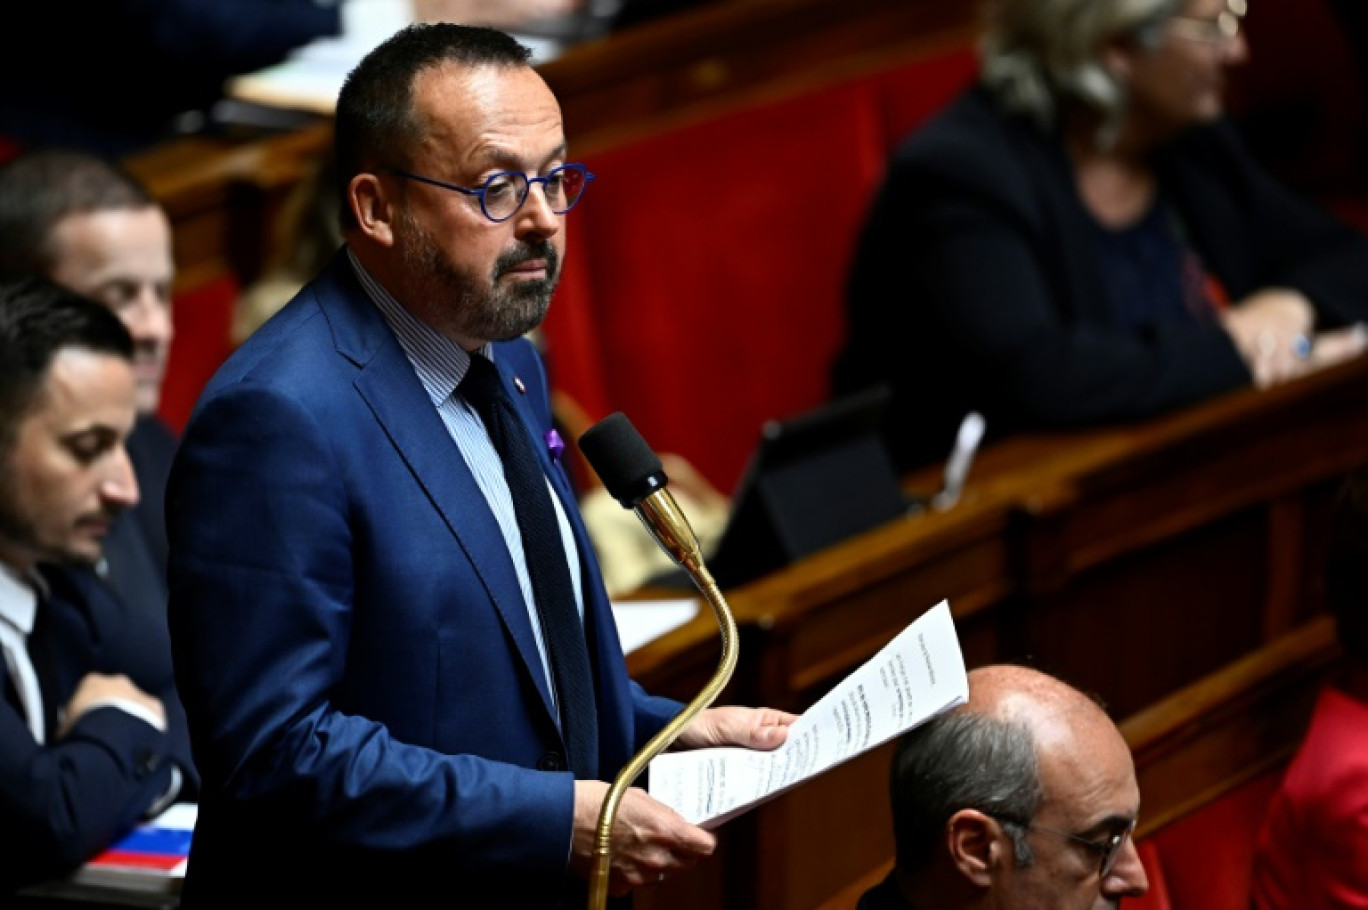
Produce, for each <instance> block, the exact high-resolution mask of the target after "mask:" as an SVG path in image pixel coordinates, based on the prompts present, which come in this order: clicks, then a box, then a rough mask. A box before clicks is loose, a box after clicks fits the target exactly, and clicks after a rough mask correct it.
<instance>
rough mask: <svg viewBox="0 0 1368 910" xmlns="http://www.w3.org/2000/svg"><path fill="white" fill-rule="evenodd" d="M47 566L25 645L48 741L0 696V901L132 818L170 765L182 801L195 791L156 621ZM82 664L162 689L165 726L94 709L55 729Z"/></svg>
mask: <svg viewBox="0 0 1368 910" xmlns="http://www.w3.org/2000/svg"><path fill="white" fill-rule="evenodd" d="M45 575H46V577H47V578H48V580H49V583H50V584H51V588H52V596H51V597H50V598H49V599H48V600H46V601H45V602H44V603H43V605H42V606H41V607H40V608H39V611H38V617H37V621H36V624H35V627H34V631H33V635H32V637H31V639H30V648H29V650H30V653H31V654H32V656H33V662H34V666H35V670H36V671H37V673H38V677H39V682H40V686H41V688H42V690H43V704H44V708H45V711H46V714H47V730H48V736H47V742H46V743H45V744H43V745H39V744H38V743H37V742H36V741H35V740H34V739H33V736H32V735H31V734H30V733H29V728H28V724H27V722H26V721H25V719H24V713H23V711H22V709H21V708H20V707H19V706H18V704H17V703H16V701H14V700H11V699H9V698H6V699H2V700H0V856H3V858H4V859H3V861H0V906H3V905H5V904H6V895H8V894H10V893H12V892H13V890H14V889H15V888H16V887H19V886H21V885H25V884H31V883H34V882H38V881H42V880H45V879H50V878H54V877H56V876H58V875H60V874H64V873H66V872H69V871H71V870H72V869H74V868H75V867H76V866H77V865H79V864H80V863H82V862H84V861H85V860H87V859H90V857H92V856H94V855H95V854H96V853H97V852H99V851H100V850H102V849H104V848H105V847H107V846H109V844H110V843H111V842H112V841H113V840H114V839H115V838H116V837H117V836H119V835H121V834H123V833H124V832H125V831H127V830H128V829H129V828H130V827H131V826H132V825H133V824H135V823H136V822H138V821H139V820H141V819H142V817H143V814H144V813H145V812H146V811H147V809H148V807H150V806H151V805H152V804H153V803H154V802H155V801H156V800H157V799H158V798H159V797H161V796H162V795H163V794H164V793H165V792H166V790H167V788H168V786H170V783H171V774H172V771H171V766H172V765H173V764H174V765H178V766H179V767H180V768H181V771H182V775H183V778H184V781H185V786H184V787H183V789H182V791H181V798H186V799H193V798H194V797H195V788H196V786H197V783H198V778H197V777H196V775H195V769H194V764H193V762H192V761H191V759H190V742H189V738H188V736H187V733H186V725H185V714H184V712H183V711H182V710H181V706H180V702H179V701H178V700H177V698H176V691H175V688H174V682H173V678H172V673H171V650H170V645H169V643H168V642H167V638H166V629H165V627H164V625H163V624H161V623H153V622H150V621H149V620H148V619H147V617H145V616H144V615H142V614H140V613H138V612H136V611H133V610H130V609H129V608H127V607H126V606H124V605H123V604H122V603H121V602H120V601H119V600H118V599H117V598H115V597H113V596H112V595H110V594H109V592H108V590H107V589H106V588H105V587H104V585H103V584H101V583H100V581H99V580H98V579H97V578H96V577H95V575H94V574H93V573H90V572H79V571H70V572H69V571H65V570H55V569H54V570H50V571H47V572H45ZM0 672H3V671H2V670H0ZM92 672H99V673H107V674H125V675H127V676H128V677H129V678H130V679H131V680H132V681H133V682H134V683H135V684H137V686H138V687H139V688H141V689H142V690H143V691H145V692H147V693H149V694H151V695H155V696H157V697H158V698H160V699H161V700H162V705H163V707H165V709H166V716H167V732H166V733H160V732H158V731H157V730H156V729H155V728H153V727H152V726H151V725H150V724H148V723H146V722H145V721H143V720H140V719H138V718H136V717H134V716H133V715H131V714H127V713H125V712H123V711H121V710H119V709H117V708H98V709H96V710H94V711H90V712H88V713H86V714H84V715H82V717H81V718H80V720H78V721H77V722H76V723H75V725H74V726H73V727H72V729H71V730H70V732H68V733H67V734H66V735H65V736H63V737H62V738H61V739H57V738H56V737H54V736H53V735H52V731H54V730H55V729H56V728H57V711H58V709H59V708H60V707H61V706H63V705H65V704H66V703H67V701H69V700H70V698H71V695H72V693H73V692H74V691H75V689H76V686H77V684H78V683H79V682H80V681H81V678H82V677H84V676H85V675H86V674H87V673H92ZM0 678H2V677H0Z"/></svg>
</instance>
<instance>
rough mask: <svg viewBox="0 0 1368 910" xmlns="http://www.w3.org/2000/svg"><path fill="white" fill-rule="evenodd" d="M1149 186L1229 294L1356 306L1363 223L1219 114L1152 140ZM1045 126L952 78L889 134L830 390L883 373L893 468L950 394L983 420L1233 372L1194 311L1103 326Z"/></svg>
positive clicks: (1075, 200)
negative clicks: (1259, 157)
mask: <svg viewBox="0 0 1368 910" xmlns="http://www.w3.org/2000/svg"><path fill="white" fill-rule="evenodd" d="M1155 167H1156V170H1157V172H1158V174H1159V181H1160V185H1161V187H1162V189H1163V192H1164V194H1165V195H1166V197H1167V198H1168V199H1169V200H1170V201H1171V202H1172V204H1173V205H1174V207H1175V208H1176V209H1177V211H1178V214H1179V215H1180V217H1181V219H1182V220H1183V222H1184V223H1185V224H1186V226H1187V229H1188V231H1189V240H1190V242H1191V243H1192V245H1193V247H1194V248H1195V249H1196V251H1197V253H1198V254H1199V255H1200V256H1201V258H1202V260H1203V262H1204V263H1205V265H1206V267H1207V268H1208V270H1209V271H1210V272H1211V273H1212V274H1214V275H1215V276H1216V278H1217V279H1218V280H1219V281H1220V282H1221V283H1222V284H1223V286H1224V287H1225V289H1226V290H1227V291H1228V292H1229V294H1230V297H1231V299H1232V300H1238V299H1240V298H1241V297H1243V296H1245V295H1246V294H1248V293H1250V292H1252V291H1254V290H1257V289H1259V288H1264V287H1270V286H1282V287H1292V288H1296V289H1298V290H1300V291H1302V292H1304V293H1305V294H1306V295H1307V296H1308V297H1309V298H1310V299H1311V300H1312V302H1313V304H1314V305H1315V307H1316V310H1317V319H1318V327H1319V328H1329V327H1334V326H1339V325H1344V324H1346V323H1348V322H1353V321H1358V320H1362V319H1364V318H1368V243H1365V241H1364V240H1363V238H1362V237H1360V236H1359V235H1358V234H1357V233H1355V232H1353V231H1351V230H1350V229H1348V228H1347V227H1345V226H1343V225H1341V224H1339V223H1337V222H1335V221H1334V220H1332V219H1331V218H1330V217H1329V216H1328V215H1326V214H1325V213H1323V212H1321V211H1320V210H1318V209H1317V208H1315V207H1314V206H1312V205H1310V204H1309V203H1307V202H1306V201H1304V200H1302V199H1300V198H1297V197H1296V196H1294V195H1293V194H1292V193H1290V192H1289V191H1287V190H1285V189H1284V188H1282V187H1281V186H1279V185H1278V184H1277V183H1276V182H1275V181H1274V180H1273V179H1272V178H1271V177H1270V176H1269V175H1268V174H1267V173H1265V172H1264V171H1263V170H1261V169H1260V168H1259V166H1258V165H1257V164H1255V162H1254V161H1253V160H1252V159H1251V158H1250V157H1249V155H1248V153H1247V152H1246V150H1245V149H1244V148H1243V146H1242V145H1241V143H1240V141H1239V140H1238V138H1237V136H1236V134H1235V132H1234V130H1233V128H1232V127H1231V126H1230V125H1229V124H1227V123H1217V124H1213V125H1209V126H1202V127H1198V128H1194V129H1192V130H1190V131H1188V132H1187V133H1186V134H1184V135H1183V136H1182V137H1180V138H1179V139H1178V140H1177V141H1175V142H1174V143H1172V144H1171V145H1170V146H1169V147H1167V148H1166V149H1164V150H1163V152H1162V153H1160V154H1159V155H1157V156H1156V159H1155ZM1088 219H1089V215H1088V214H1087V212H1086V210H1085V209H1084V207H1083V203H1082V201H1081V200H1080V198H1079V196H1078V193H1077V191H1076V189H1075V181H1074V173H1073V169H1072V167H1071V165H1070V163H1069V161H1068V159H1067V158H1066V156H1065V153H1064V150H1063V147H1062V145H1061V143H1060V142H1059V141H1058V140H1057V139H1056V138H1055V137H1052V136H1050V135H1047V134H1045V133H1043V132H1042V131H1041V130H1039V129H1037V128H1035V127H1034V126H1032V125H1031V124H1029V123H1027V122H1025V121H1023V120H1021V119H1018V118H1014V117H1010V116H1007V115H1005V114H1004V113H1002V112H1001V111H1000V110H999V109H998V107H997V106H996V105H995V104H994V102H993V101H992V100H991V98H990V97H989V96H988V95H987V94H986V93H985V92H984V91H983V90H982V89H978V88H975V89H971V90H970V91H968V92H967V93H966V94H965V95H963V96H962V97H961V98H960V99H958V100H957V101H956V102H955V103H954V104H953V105H952V106H951V107H950V108H948V109H947V110H946V111H944V112H943V113H942V114H941V115H939V116H938V117H937V118H936V119H934V120H933V121H931V122H930V123H928V124H927V125H926V126H925V127H924V128H923V129H922V130H920V131H919V132H917V133H915V134H913V135H911V136H910V137H909V138H908V139H906V140H905V141H904V143H903V144H902V146H901V147H900V148H899V149H898V151H897V152H896V154H895V156H894V157H893V159H892V161H891V163H890V167H889V171H888V174H887V175H886V178H885V181H884V184H883V186H882V187H881V189H880V191H879V193H878V194H877V196H876V198H875V200H874V202H873V205H872V208H871V210H870V213H869V217H868V219H867V221H866V223H865V225H864V227H863V230H862V233H861V237H860V241H859V244H858V248H857V252H856V255H855V258H854V262H853V266H852V269H851V272H850V276H849V282H848V301H847V302H848V314H849V327H848V340H847V344H846V347H845V349H844V350H843V352H842V353H841V355H840V356H839V358H838V360H837V362H836V363H835V365H834V369H833V374H832V391H833V393H834V394H844V393H847V392H849V391H852V390H854V389H858V388H862V387H864V386H867V385H872V384H875V383H879V382H886V383H888V384H889V385H890V386H892V388H893V391H894V398H893V404H892V407H891V409H890V414H889V418H888V423H887V431H888V439H889V442H890V445H891V447H892V449H893V451H894V454H895V457H896V460H897V461H898V463H899V466H900V467H901V468H904V469H906V468H910V467H913V466H917V465H921V464H925V463H928V462H930V461H932V460H935V459H940V458H944V457H945V456H946V454H947V453H948V452H949V450H950V447H951V444H952V442H953V438H954V432H955V427H956V426H957V425H958V423H959V421H960V419H961V418H962V417H963V416H964V414H965V413H966V412H967V411H969V410H971V409H976V410H979V411H981V412H983V414H984V416H985V417H986V418H987V426H988V433H989V436H990V437H993V436H1003V435H1007V434H1009V433H1012V432H1015V431H1018V430H1022V429H1040V428H1048V427H1060V426H1071V425H1073V426H1077V425H1085V424H1098V423H1107V422H1113V421H1126V420H1132V419H1137V418H1141V417H1146V416H1150V415H1153V414H1157V413H1160V412H1163V411H1167V410H1170V409H1173V408H1177V407H1181V406H1183V405H1186V404H1188V403H1191V402H1195V401H1197V400H1199V399H1202V398H1206V397H1208V396H1211V395H1215V394H1217V393H1220V392H1223V391H1226V390H1229V389H1233V388H1236V387H1239V386H1242V385H1246V384H1248V382H1249V381H1250V376H1249V373H1248V370H1247V369H1246V368H1245V366H1244V364H1243V362H1242V360H1241V359H1240V357H1239V355H1238V353H1237V352H1236V350H1235V348H1234V345H1233V344H1232V343H1231V341H1230V340H1229V337H1228V336H1227V335H1226V333H1225V332H1224V331H1223V330H1221V329H1220V327H1219V326H1218V325H1217V324H1215V323H1214V322H1211V323H1205V324H1197V323H1191V324H1181V325H1173V326H1163V327H1162V328H1161V329H1159V330H1156V331H1153V332H1150V333H1145V334H1140V333H1137V332H1136V331H1135V330H1132V329H1126V328H1121V327H1120V326H1119V324H1118V320H1117V318H1116V317H1115V316H1114V315H1113V313H1112V308H1111V305H1110V303H1109V300H1108V297H1107V292H1106V288H1105V285H1104V277H1103V274H1102V272H1101V269H1100V266H1099V264H1098V262H1097V260H1096V259H1095V258H1094V256H1093V255H1092V252H1091V251H1092V245H1091V240H1090V237H1089V232H1090V231H1091V230H1093V228H1092V226H1091V225H1090V223H1089V220H1088Z"/></svg>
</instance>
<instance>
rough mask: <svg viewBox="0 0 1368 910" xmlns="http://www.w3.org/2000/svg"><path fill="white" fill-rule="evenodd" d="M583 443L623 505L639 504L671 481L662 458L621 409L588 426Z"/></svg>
mask: <svg viewBox="0 0 1368 910" xmlns="http://www.w3.org/2000/svg"><path fill="white" fill-rule="evenodd" d="M579 447H580V451H581V452H583V453H584V457H585V458H586V459H587V460H588V462H589V465H590V467H592V468H593V469H594V473H595V474H597V475H598V476H599V480H602V481H603V485H604V487H605V488H607V490H608V493H609V495H611V496H612V497H613V498H614V499H616V500H617V501H618V502H620V503H622V506H623V508H627V509H632V508H636V505H637V503H639V502H641V501H642V500H643V499H645V498H646V497H647V496H649V495H651V494H652V493H654V492H655V491H656V490H659V489H661V488H662V487H664V486H665V484H666V483H667V482H668V478H667V477H666V476H665V469H664V467H663V466H662V465H661V463H660V458H659V457H658V456H657V455H656V453H655V452H654V451H652V450H651V447H650V446H649V445H647V444H646V440H645V439H643V438H642V436H641V434H640V433H638V432H637V428H636V427H634V426H632V422H631V421H630V420H628V419H627V415H626V414H623V413H622V412H621V411H615V412H613V413H612V414H609V415H608V416H607V417H605V418H603V419H602V420H600V421H599V422H598V423H596V424H594V425H593V426H592V427H590V428H589V429H587V430H585V431H584V434H583V435H581V436H580V438H579Z"/></svg>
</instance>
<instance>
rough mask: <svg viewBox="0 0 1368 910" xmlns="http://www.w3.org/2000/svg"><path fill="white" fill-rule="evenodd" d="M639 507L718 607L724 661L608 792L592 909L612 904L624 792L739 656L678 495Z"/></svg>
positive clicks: (726, 678) (658, 496)
mask: <svg viewBox="0 0 1368 910" xmlns="http://www.w3.org/2000/svg"><path fill="white" fill-rule="evenodd" d="M637 508H638V512H637V515H638V517H639V518H641V521H642V523H643V524H645V525H646V529H647V530H648V531H650V532H651V534H652V536H654V537H655V538H656V541H657V542H658V543H659V544H660V545H661V547H662V548H663V549H664V550H665V552H667V553H669V554H670V556H671V558H673V559H674V560H675V562H677V563H679V564H680V565H681V566H683V567H684V568H685V569H686V570H687V571H688V573H689V575H690V577H691V578H692V579H693V582H694V585H695V586H696V587H697V588H698V590H699V591H700V592H702V594H703V596H704V597H705V598H706V599H707V601H708V603H709V604H710V605H711V606H712V608H713V612H714V613H715V614H716V615H717V624H718V626H719V628H720V631H721V633H722V659H721V661H720V662H719V664H718V667H717V671H716V672H715V673H713V675H712V678H711V679H709V680H708V682H707V684H706V685H704V687H703V690H702V691H701V692H699V693H698V695H697V696H695V697H694V699H693V701H691V702H689V703H688V704H687V705H685V707H684V710H683V711H681V712H680V713H679V714H678V715H676V716H675V717H674V718H672V719H671V720H670V722H669V723H668V724H666V725H665V726H664V727H662V728H661V730H660V732H659V733H657V734H656V735H655V736H653V737H651V740H650V742H648V743H646V745H645V747H644V748H642V750H641V751H640V752H638V753H637V754H636V755H634V756H632V760H631V761H629V762H628V763H627V764H626V766H625V767H623V769H622V770H621V771H620V772H618V776H617V778H616V779H615V780H614V781H613V784H612V786H611V787H609V788H608V795H607V796H605V797H604V799H603V808H602V809H601V810H600V811H599V821H598V832H597V836H596V840H595V843H594V862H593V867H592V869H591V870H590V874H589V910H603V908H604V907H606V906H607V903H608V872H609V868H610V861H611V858H612V856H611V853H612V835H613V819H614V818H616V817H617V810H618V805H619V804H620V803H621V802H622V795H623V793H624V792H626V790H627V788H628V787H630V786H631V785H632V783H633V781H635V780H636V779H637V778H638V777H639V776H640V775H641V772H642V771H644V770H645V769H646V766H647V765H648V764H650V762H651V759H653V758H655V757H656V756H657V755H659V754H660V753H661V752H664V751H665V749H666V748H668V747H669V745H670V744H671V743H673V742H674V741H675V739H677V738H678V737H679V734H680V733H682V732H683V731H684V728H685V727H687V726H688V725H689V724H690V723H691V722H692V721H693V719H694V718H695V717H697V716H698V715H699V714H700V713H702V712H703V711H704V710H705V709H706V708H707V707H708V706H709V705H711V704H712V703H713V702H714V701H715V700H716V699H717V696H718V695H719V694H721V692H722V690H723V689H724V688H726V686H727V683H728V682H730V681H731V677H732V672H733V671H734V670H735V669H736V659H737V655H738V652H739V648H738V645H737V640H736V620H735V619H734V618H733V617H732V614H731V608H730V607H728V606H727V601H726V599H725V598H724V597H723V596H722V591H721V590H720V589H719V588H718V587H717V583H716V582H715V581H713V577H712V574H711V573H710V572H709V571H708V569H707V567H706V566H705V565H704V564H703V554H702V551H701V549H700V548H699V546H698V540H697V538H695V537H694V533H693V529H692V528H690V527H689V523H688V521H687V520H686V519H685V518H684V515H683V513H682V512H681V511H680V510H679V506H678V505H677V504H676V503H675V501H674V497H673V496H672V495H670V493H669V491H668V490H660V491H658V492H656V493H652V494H651V495H650V496H648V497H647V498H646V499H644V500H642V502H641V504H640V505H639V506H638V507H637ZM648 516H649V517H648Z"/></svg>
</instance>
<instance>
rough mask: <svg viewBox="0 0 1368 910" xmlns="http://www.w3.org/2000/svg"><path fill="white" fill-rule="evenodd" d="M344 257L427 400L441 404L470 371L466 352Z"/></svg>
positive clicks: (352, 256)
mask: <svg viewBox="0 0 1368 910" xmlns="http://www.w3.org/2000/svg"><path fill="white" fill-rule="evenodd" d="M347 258H348V259H349V260H350V261H351V265H352V268H353V269H354V270H355V271H356V277H357V279H358V280H359V281H360V282H361V287H363V288H365V290H366V295H367V296H368V297H370V299H371V302H372V303H374V304H375V306H376V308H377V309H378V310H379V311H380V315H382V316H384V317H385V322H386V323H388V324H389V327H390V331H392V332H393V333H394V336H395V338H397V339H398V340H399V345H400V347H402V348H403V349H404V353H405V354H406V355H407V356H408V359H409V362H410V363H412V364H413V368H414V370H415V371H417V373H418V379H419V380H420V381H421V382H422V383H423V388H424V389H425V390H426V391H427V393H428V397H429V398H431V399H432V403H433V404H434V405H441V404H442V402H444V401H446V400H447V399H448V398H450V397H451V395H452V393H453V392H455V391H456V387H457V386H459V385H460V384H461V380H462V379H464V378H465V374H466V370H468V369H470V356H471V355H470V352H468V351H467V350H466V349H465V348H463V347H461V346H460V345H459V344H457V343H456V342H454V341H452V340H451V339H449V338H447V337H445V336H444V335H442V334H441V333H440V332H438V331H437V330H436V329H434V328H433V327H432V326H430V325H428V324H427V323H426V322H423V321H422V320H421V319H419V318H418V317H417V316H414V315H413V314H412V313H410V312H409V311H408V310H407V309H405V307H404V305H403V304H402V303H400V302H399V301H397V300H395V299H394V296H393V295H392V294H390V292H389V291H387V290H386V289H385V288H384V286H383V285H381V284H380V283H379V282H378V281H376V280H375V278H374V277H372V275H371V274H370V273H369V272H367V271H366V267H365V266H364V265H362V264H361V260H359V259H357V258H356V254H355V253H354V252H352V250H351V249H350V248H348V249H347ZM477 353H479V354H481V355H482V356H484V357H488V358H489V359H490V360H493V359H494V358H493V356H492V352H491V350H490V345H488V344H486V345H484V346H482V347H481V348H480V349H479V351H478V352H477Z"/></svg>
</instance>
